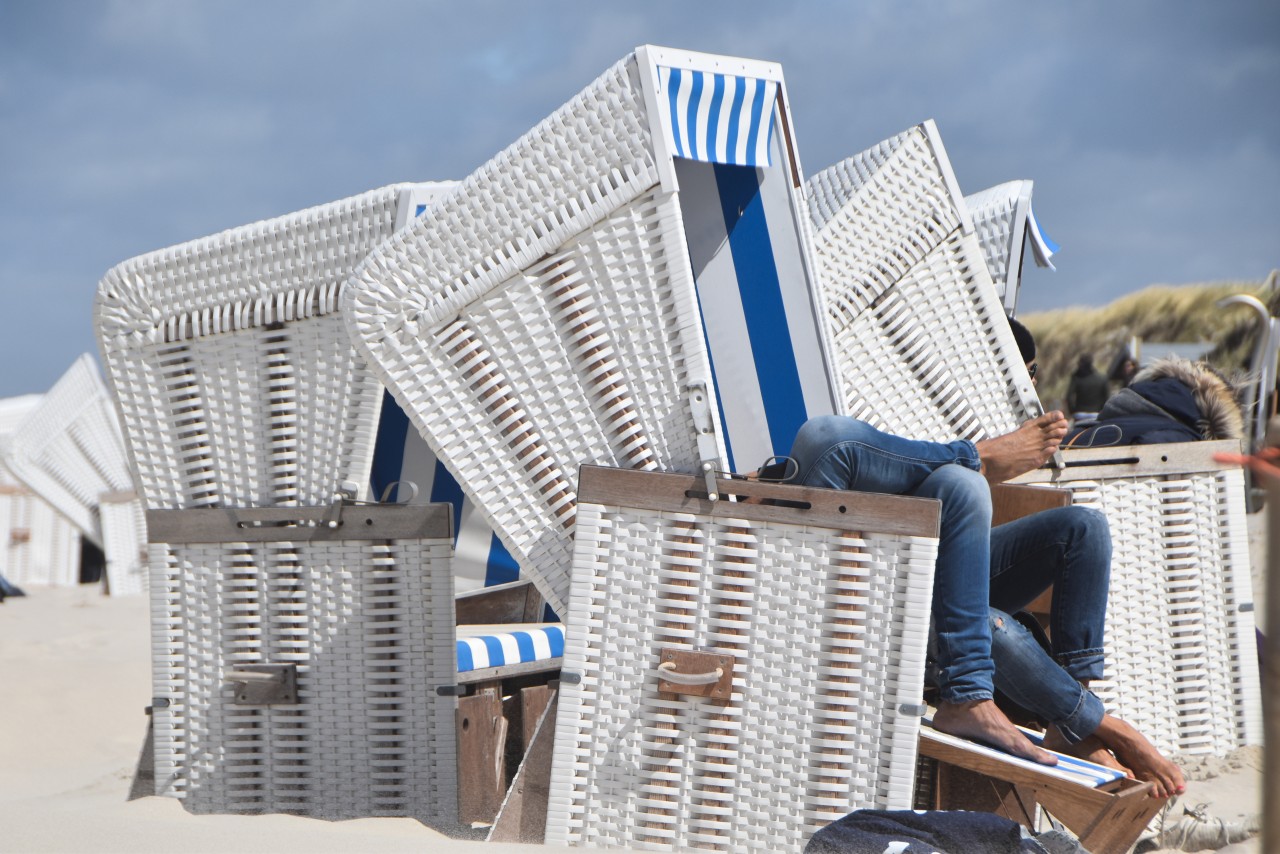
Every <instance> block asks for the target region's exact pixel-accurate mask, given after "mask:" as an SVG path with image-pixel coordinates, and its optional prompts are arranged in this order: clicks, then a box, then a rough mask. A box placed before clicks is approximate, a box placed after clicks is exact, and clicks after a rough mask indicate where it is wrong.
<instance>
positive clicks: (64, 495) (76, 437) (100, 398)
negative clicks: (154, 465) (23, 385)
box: [6, 354, 133, 545]
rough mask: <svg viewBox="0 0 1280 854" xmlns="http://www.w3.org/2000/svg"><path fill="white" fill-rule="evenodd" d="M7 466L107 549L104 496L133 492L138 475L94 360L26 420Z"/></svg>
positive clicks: (66, 378)
mask: <svg viewBox="0 0 1280 854" xmlns="http://www.w3.org/2000/svg"><path fill="white" fill-rule="evenodd" d="M6 462H7V464H8V466H9V468H10V470H11V471H12V472H13V474H14V476H16V477H17V478H18V479H19V480H21V481H22V482H23V483H25V484H26V485H27V486H28V487H30V488H31V490H32V491H34V492H35V493H36V494H37V495H40V496H41V497H42V498H44V499H45V500H46V501H48V502H49V503H50V504H51V505H53V506H54V507H55V508H57V510H58V511H59V512H60V513H62V514H63V515H64V516H66V517H67V519H69V520H70V521H71V522H73V523H74V524H75V525H76V527H77V528H79V529H80V531H81V533H82V534H83V535H84V536H85V537H87V538H88V539H90V540H92V541H93V542H94V543H97V544H98V545H102V542H103V540H102V537H103V532H102V522H101V519H100V518H99V514H98V503H99V500H100V497H101V496H102V494H103V493H106V492H119V491H130V490H132V489H133V475H132V473H131V472H130V469H129V460H128V456H127V455H126V453H125V447H124V440H123V438H122V436H121V433H120V425H119V422H118V421H117V420H116V413H115V410H114V408H113V407H112V405H111V401H110V399H109V398H108V396H107V389H106V387H105V386H104V385H103V383H102V379H101V378H100V377H99V375H98V369H97V366H96V365H95V364H94V362H93V359H92V357H90V356H89V355H88V354H86V355H83V356H81V357H80V358H79V359H77V360H76V361H75V363H74V364H72V366H71V367H70V368H68V369H67V372H66V373H65V374H63V375H62V377H60V378H59V379H58V381H57V382H56V383H54V386H53V388H51V389H50V390H49V391H48V393H47V394H45V395H44V396H43V397H42V398H41V399H40V402H39V404H38V405H37V406H36V407H35V408H34V409H33V410H32V411H31V412H30V413H29V414H28V415H27V417H26V418H25V419H23V421H22V423H21V425H20V426H19V427H18V428H17V430H15V431H14V432H13V434H12V436H11V437H10V439H9V443H8V451H7V455H6Z"/></svg>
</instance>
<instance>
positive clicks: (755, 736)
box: [546, 470, 937, 852]
mask: <svg viewBox="0 0 1280 854" xmlns="http://www.w3.org/2000/svg"><path fill="white" fill-rule="evenodd" d="M586 472H587V470H584V475H583V477H584V481H585V479H586V478H587V477H588V474H587V473H586ZM610 474H613V473H610ZM626 474H629V475H631V476H632V478H633V480H632V481H630V482H629V483H628V484H627V486H626V487H624V488H623V490H620V491H625V492H626V493H629V494H632V495H635V496H636V497H637V499H640V493H641V492H643V491H644V490H636V489H633V488H632V485H631V484H633V483H634V482H635V481H634V478H648V479H651V480H652V479H656V478H666V479H668V480H678V481H680V484H679V488H678V489H676V490H674V491H672V492H671V494H670V495H667V496H666V497H665V498H664V499H663V500H664V501H666V503H668V504H669V505H670V508H669V509H666V510H663V509H636V508H632V507H628V506H625V505H626V504H628V503H630V502H629V501H621V502H618V503H614V502H610V503H608V504H597V503H595V502H594V501H593V500H591V499H590V498H588V497H584V503H582V504H581V505H579V516H578V523H577V534H576V540H575V549H574V576H573V593H572V598H571V600H570V608H569V625H570V626H571V627H572V629H571V631H570V632H569V633H568V637H567V639H566V647H565V659H564V672H565V673H566V674H570V675H569V676H567V677H566V679H565V681H564V682H563V683H562V687H561V695H560V706H559V712H558V717H557V722H556V752H555V759H554V763H553V768H552V782H551V794H550V809H549V812H548V821H547V837H546V841H547V843H548V844H552V845H556V844H561V845H563V844H572V845H587V846H599V847H614V846H626V847H640V848H654V849H661V850H685V849H690V848H710V849H714V850H722V851H752V850H754V851H771V852H772V851H784V850H799V849H800V848H801V847H802V846H803V844H804V841H805V840H806V839H807V838H808V837H809V835H810V834H811V833H812V832H813V831H814V830H816V829H817V828H819V827H821V826H823V825H825V824H826V823H828V822H830V821H832V820H834V819H836V818H839V817H841V816H843V815H845V814H846V813H848V812H849V811H850V810H853V809H858V808H862V807H877V808H885V809H901V808H907V807H909V806H910V801H911V795H912V790H913V784H914V774H915V751H916V737H917V733H918V727H919V716H918V713H916V714H912V713H909V712H903V711H902V710H901V709H900V707H901V706H902V705H903V704H908V705H914V704H919V703H920V702H921V696H922V679H923V666H924V655H925V642H926V637H927V632H928V614H929V605H930V597H931V591H932V582H933V561H934V558H935V556H936V546H937V541H936V539H934V538H932V537H919V536H904V535H883V534H875V533H863V532H854V531H851V530H848V529H839V528H832V527H827V526H826V525H825V523H824V524H823V525H815V524H805V511H787V510H782V509H778V508H758V507H757V508H754V509H755V510H756V511H760V510H762V509H763V510H764V512H765V513H766V514H770V513H771V514H772V515H773V517H774V518H773V519H772V520H770V519H767V518H762V517H761V516H760V515H758V514H753V511H752V508H749V507H747V506H746V505H725V504H724V503H723V502H721V505H722V506H721V509H723V510H724V513H723V514H719V513H717V514H715V515H710V514H707V513H703V512H701V509H700V508H705V507H707V506H708V504H709V503H708V502H706V501H691V500H689V499H686V498H685V496H684V490H685V489H686V488H687V487H688V486H689V485H690V484H691V483H695V482H694V481H692V480H691V479H690V478H687V477H685V478H681V477H678V476H674V475H657V474H638V473H626ZM583 489H584V495H585V493H586V492H587V490H588V487H587V486H585V485H584V487H583ZM664 489H665V487H664ZM828 495H829V496H832V497H835V496H847V495H848V493H830V492H828ZM888 500H889V501H895V500H898V501H905V500H907V499H892V498H891V499H888ZM639 503H641V504H644V503H645V501H644V500H642V499H641V500H640V501H639ZM659 503H662V502H659ZM681 505H683V506H684V510H680V509H675V508H678V507H680V506H681ZM725 507H728V509H725ZM898 510H900V508H898ZM929 511H930V512H931V513H933V514H934V515H933V516H932V519H933V523H932V524H933V525H934V526H935V527H934V528H933V530H935V531H936V509H934V508H933V507H930V508H929ZM739 512H740V513H741V516H739V515H738V513H739ZM859 513H860V510H859V509H854V510H853V511H852V512H851V513H850V514H849V516H848V518H849V524H850V526H851V527H857V526H858V525H859V524H860V523H864V522H869V521H870V520H868V519H867V518H866V517H863V516H860V515H859ZM788 516H789V517H790V518H791V519H792V520H793V521H790V522H787V521H779V517H788ZM880 521H882V522H883V520H880ZM666 649H705V650H711V651H714V652H717V653H729V654H731V655H733V656H735V657H736V663H735V664H734V669H733V687H732V695H731V697H730V698H729V700H728V702H727V703H724V704H721V703H719V702H717V701H714V700H711V699H709V698H694V697H687V696H683V695H675V694H666V693H660V692H659V691H658V690H657V689H658V679H657V676H656V675H654V670H653V669H654V668H656V666H657V664H658V661H659V658H658V656H659V653H660V651H661V650H666ZM578 677H580V681H575V679H577V678H578Z"/></svg>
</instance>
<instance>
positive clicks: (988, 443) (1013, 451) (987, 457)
mask: <svg viewBox="0 0 1280 854" xmlns="http://www.w3.org/2000/svg"><path fill="white" fill-rule="evenodd" d="M1066 435H1067V419H1066V418H1065V417H1064V416H1063V414H1062V413H1061V412H1058V411H1056V410H1055V411H1053V412H1046V413H1045V414H1044V415H1041V416H1040V417H1039V418H1033V419H1031V420H1030V421H1028V422H1026V423H1025V424H1023V425H1022V426H1021V427H1019V428H1018V429H1017V430H1014V431H1013V432H1012V433H1006V434H1004V435H1003V436H997V437H996V438H994V439H983V440H982V441H980V442H977V443H976V447H977V449H978V458H979V459H981V460H982V474H983V475H984V476H985V477H986V479H987V480H989V481H990V482H991V483H1004V482H1005V481H1006V480H1009V479H1011V478H1015V477H1017V476H1018V475H1020V474H1026V473H1027V472H1029V471H1031V470H1032V469H1037V468H1039V467H1040V466H1042V465H1044V463H1045V461H1046V460H1048V459H1049V457H1051V456H1053V453H1054V451H1056V450H1058V446H1059V445H1061V444H1062V438H1063V437H1064V436H1066Z"/></svg>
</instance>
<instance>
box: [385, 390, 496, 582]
mask: <svg viewBox="0 0 1280 854" xmlns="http://www.w3.org/2000/svg"><path fill="white" fill-rule="evenodd" d="M396 481H401V482H403V481H411V482H412V483H414V484H415V485H416V486H417V487H418V497H417V499H415V500H416V501H417V502H419V503H423V502H426V501H433V502H448V503H450V504H452V505H453V522H454V525H453V530H454V557H453V574H454V579H455V589H456V591H457V592H458V593H465V592H467V591H468V590H475V589H478V588H480V587H492V586H493V585H495V584H505V583H506V582H508V581H515V580H516V579H518V578H519V577H520V567H519V566H518V565H517V564H516V560H515V558H514V557H512V556H511V553H510V552H509V551H507V549H506V547H505V546H504V545H502V541H501V540H499V539H498V536H497V534H495V533H493V530H492V529H491V528H490V527H489V525H488V523H487V522H486V521H485V519H484V517H483V516H481V515H480V513H479V512H478V511H477V510H476V509H475V507H474V506H473V505H472V504H471V501H470V500H469V499H468V498H467V497H466V496H465V495H464V494H463V492H462V487H461V486H459V485H458V481H457V480H456V479H455V478H454V477H453V475H452V474H450V473H449V470H448V469H446V468H445V466H444V464H443V463H441V462H440V461H439V460H437V459H436V457H435V454H433V453H432V452H431V448H429V447H428V446H427V443H426V440H424V439H423V438H422V437H421V436H420V435H418V431H417V430H415V429H414V428H413V426H412V424H411V423H410V422H409V416H408V415H406V414H405V412H404V410H402V409H401V408H400V406H399V404H397V403H396V401H395V398H393V397H392V396H391V394H390V393H385V392H384V394H383V399H382V416H381V419H380V420H379V421H378V436H377V441H376V444H375V445H374V449H373V470H372V474H371V477H370V493H369V494H370V497H372V498H373V499H374V500H377V499H380V498H382V496H383V493H384V492H385V491H386V490H387V488H388V487H389V486H390V487H391V491H390V493H389V495H388V499H389V500H391V501H398V500H407V499H408V495H407V494H406V491H405V487H403V486H391V484H393V483H395V482H396Z"/></svg>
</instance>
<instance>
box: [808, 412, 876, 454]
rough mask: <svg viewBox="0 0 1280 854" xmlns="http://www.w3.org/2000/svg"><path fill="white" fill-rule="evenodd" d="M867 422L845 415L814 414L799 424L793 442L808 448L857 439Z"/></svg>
mask: <svg viewBox="0 0 1280 854" xmlns="http://www.w3.org/2000/svg"><path fill="white" fill-rule="evenodd" d="M867 426H868V425H867V424H866V423H865V422H863V421H859V420H858V419H856V418H850V417H848V416H847V415H815V416H814V417H813V418H810V419H809V420H808V421H806V422H804V423H803V424H801V425H800V429H799V431H797V432H796V440H795V444H797V445H799V444H802V443H803V444H805V445H807V446H808V447H810V448H819V447H829V446H831V445H835V444H838V443H840V442H855V441H858V440H859V439H860V438H861V437H862V435H863V432H864V431H865V430H866V428H867Z"/></svg>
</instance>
